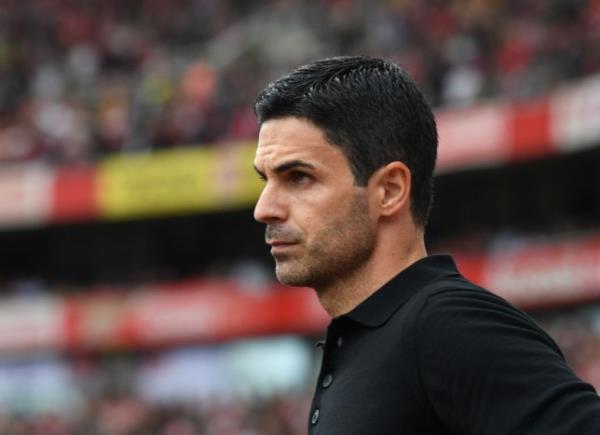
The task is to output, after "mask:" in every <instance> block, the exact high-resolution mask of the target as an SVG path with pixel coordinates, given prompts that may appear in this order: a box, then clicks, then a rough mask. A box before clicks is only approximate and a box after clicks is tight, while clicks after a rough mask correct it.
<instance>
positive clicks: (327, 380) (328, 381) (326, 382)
mask: <svg viewBox="0 0 600 435" xmlns="http://www.w3.org/2000/svg"><path fill="white" fill-rule="evenodd" d="M332 382H333V376H332V375H331V374H327V375H325V377H324V378H323V382H322V383H321V385H323V387H325V388H327V387H329V386H330V385H331V383H332Z"/></svg>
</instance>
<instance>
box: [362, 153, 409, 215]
mask: <svg viewBox="0 0 600 435" xmlns="http://www.w3.org/2000/svg"><path fill="white" fill-rule="evenodd" d="M369 184H372V188H373V191H374V192H375V199H376V201H377V203H376V204H375V207H376V208H377V210H378V211H379V215H380V216H392V215H394V214H397V213H398V212H399V211H401V210H403V209H407V210H408V209H409V208H410V185H411V173H410V169H408V166H406V165H405V164H404V163H402V162H400V161H394V162H391V163H388V164H387V165H385V166H383V167H381V168H379V169H378V170H377V171H375V173H374V174H373V176H372V177H371V179H370V180H369Z"/></svg>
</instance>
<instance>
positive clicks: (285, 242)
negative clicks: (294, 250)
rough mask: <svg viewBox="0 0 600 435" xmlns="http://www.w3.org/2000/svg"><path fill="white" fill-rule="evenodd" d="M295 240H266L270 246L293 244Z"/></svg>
mask: <svg viewBox="0 0 600 435" xmlns="http://www.w3.org/2000/svg"><path fill="white" fill-rule="evenodd" d="M296 243H297V242H288V241H284V240H270V241H267V245H271V246H272V247H275V246H288V245H295V244H296Z"/></svg>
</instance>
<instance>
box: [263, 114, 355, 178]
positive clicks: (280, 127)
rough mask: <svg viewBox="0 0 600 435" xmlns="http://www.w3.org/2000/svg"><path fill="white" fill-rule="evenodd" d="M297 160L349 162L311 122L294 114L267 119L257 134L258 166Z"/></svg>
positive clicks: (269, 165)
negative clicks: (295, 116)
mask: <svg viewBox="0 0 600 435" xmlns="http://www.w3.org/2000/svg"><path fill="white" fill-rule="evenodd" d="M295 159H299V160H303V161H307V162H310V163H312V164H314V165H319V166H330V165H332V164H333V165H339V164H346V157H345V156H344V154H343V152H342V151H341V150H340V149H339V148H338V147H336V146H334V145H331V144H330V143H329V142H328V141H327V139H326V138H325V134H324V133H323V131H322V130H321V129H320V128H319V127H317V126H316V125H314V124H313V123H312V122H310V121H307V120H304V119H301V118H294V117H287V118H280V119H271V120H268V121H266V122H264V123H263V124H262V126H261V128H260V132H259V135H258V146H257V148H256V158H255V161H254V163H255V165H256V166H257V167H259V168H262V167H266V168H269V167H274V166H277V165H278V164H280V163H283V162H284V161H288V160H295Z"/></svg>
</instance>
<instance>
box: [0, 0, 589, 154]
mask: <svg viewBox="0 0 600 435" xmlns="http://www.w3.org/2000/svg"><path fill="white" fill-rule="evenodd" d="M599 51H600V0H551V1H547V2H540V1H536V0H526V1H523V0H519V1H517V0H510V1H495V0H460V1H447V0H423V1H419V2H412V1H403V0H382V1H377V2H372V1H367V0H321V1H310V0H269V1H258V0H131V1H122V0H29V1H26V2H23V1H19V0H4V1H2V2H0V162H15V161H31V160H39V161H44V162H50V163H54V164H77V163H81V162H88V161H91V160H94V159H96V158H99V157H101V156H104V155H106V154H109V153H115V152H128V151H148V150H154V149H161V148H168V147H173V146H177V145H192V144H195V145H199V144H218V143H224V142H230V141H235V140H247V139H252V138H254V137H255V135H256V130H257V127H256V123H255V120H254V116H253V111H252V102H253V99H254V97H255V95H256V93H257V92H258V91H259V90H260V89H261V88H262V87H263V86H264V85H265V84H266V83H267V82H268V81H270V80H272V79H274V78H275V77H277V76H279V75H281V74H282V73H284V72H286V71H289V70H290V69H292V68H294V67H295V66H297V65H298V64H301V63H303V62H305V61H308V60H310V59H314V58H316V57H322V56H331V55H337V54H358V53H365V54H371V55H380V56H385V57H389V58H392V59H394V60H396V61H398V62H400V63H401V64H402V65H404V67H405V68H406V69H407V70H408V71H409V72H410V73H411V74H412V75H413V76H414V77H415V78H416V80H417V81H418V82H419V84H420V86H421V87H422V88H423V89H424V90H425V92H426V94H427V95H428V98H429V99H430V101H431V102H432V103H433V104H434V105H435V106H456V105H464V104H470V103H472V102H474V101H477V100H480V99H482V98H489V97H493V96H497V95H502V96H507V97H510V98H519V97H531V96H533V95H536V94H538V93H540V92H544V91H547V90H549V89H551V88H553V87H554V86H555V85H557V84H558V83H561V82H563V81H565V80H574V79H577V78H579V77H582V76H585V75H588V74H591V73H594V72H596V71H598V70H600V57H599V56H597V53H598V52H599Z"/></svg>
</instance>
